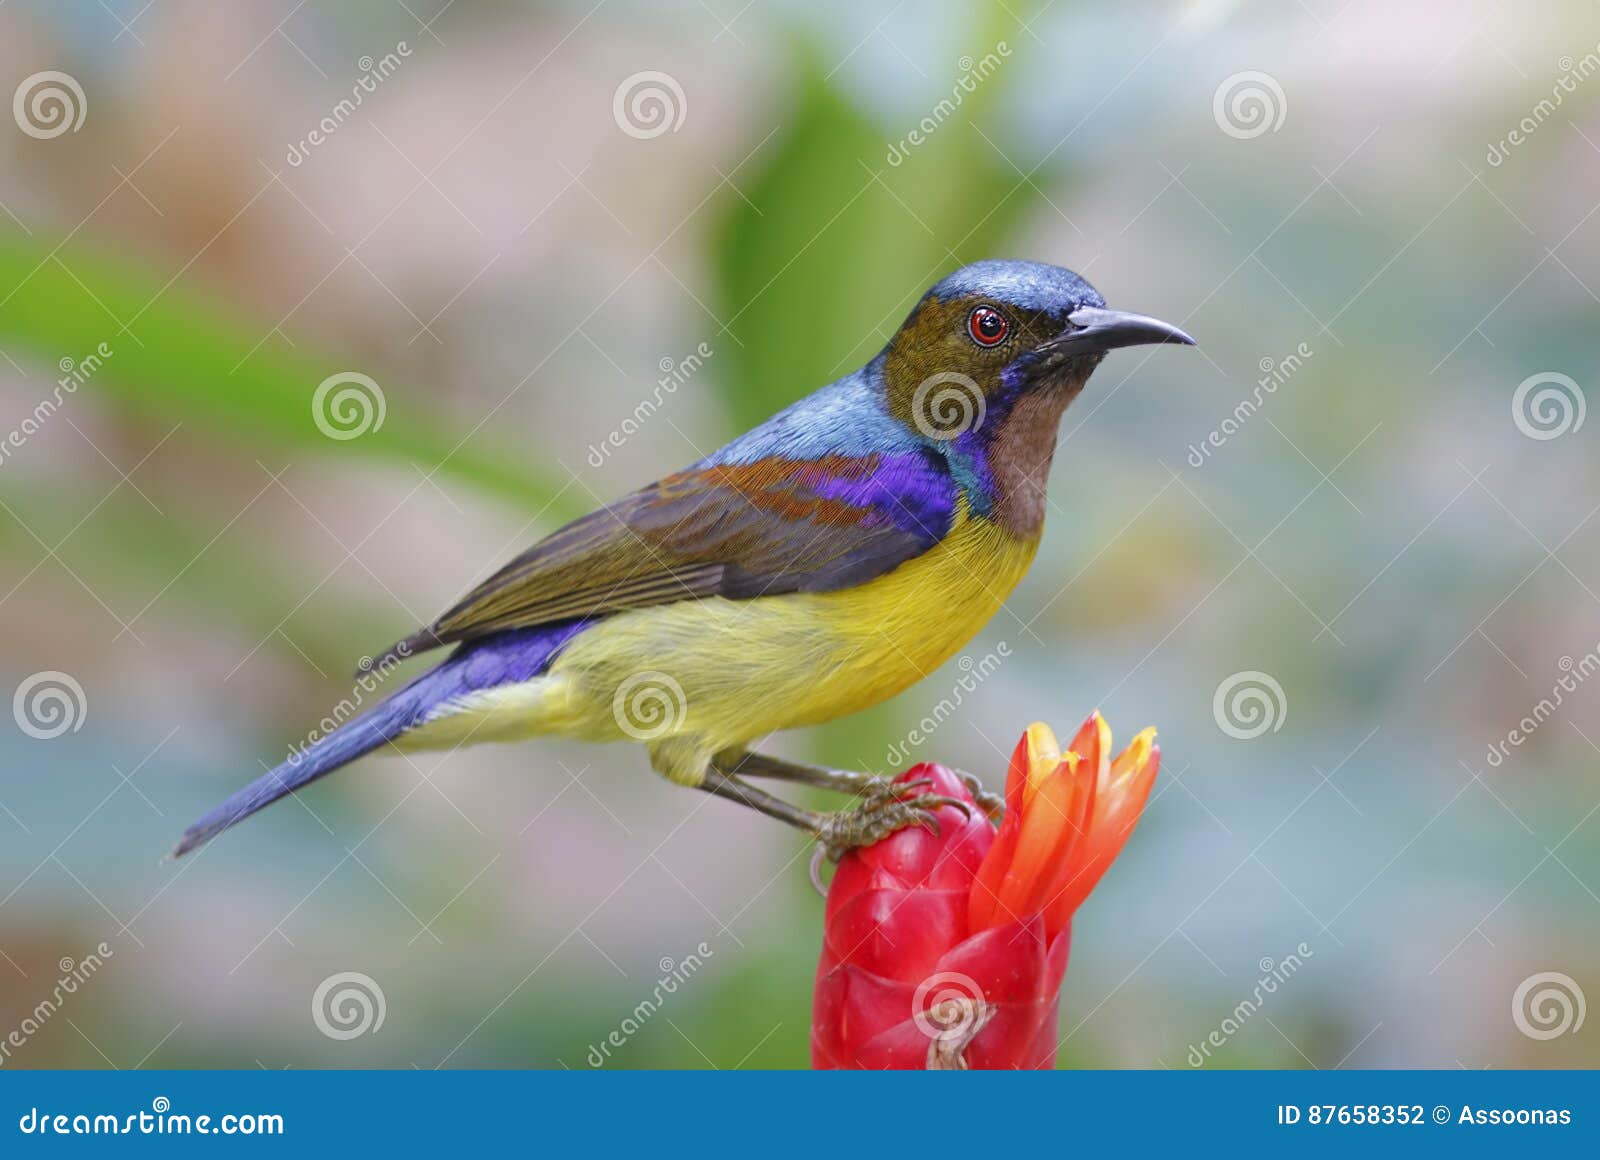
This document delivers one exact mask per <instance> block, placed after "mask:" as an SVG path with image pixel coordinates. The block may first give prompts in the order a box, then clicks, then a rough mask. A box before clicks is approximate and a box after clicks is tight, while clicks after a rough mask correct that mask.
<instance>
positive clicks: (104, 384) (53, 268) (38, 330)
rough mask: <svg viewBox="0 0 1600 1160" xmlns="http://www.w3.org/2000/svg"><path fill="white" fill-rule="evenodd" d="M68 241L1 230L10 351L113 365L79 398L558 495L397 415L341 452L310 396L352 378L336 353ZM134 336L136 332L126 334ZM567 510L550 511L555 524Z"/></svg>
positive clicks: (1, 319) (269, 441) (270, 440)
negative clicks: (275, 335) (330, 382)
mask: <svg viewBox="0 0 1600 1160" xmlns="http://www.w3.org/2000/svg"><path fill="white" fill-rule="evenodd" d="M66 244H67V243H66V241H65V240H63V241H62V242H61V243H53V242H51V241H50V240H48V239H44V238H40V237H23V236H21V235H20V234H17V233H15V232H10V233H4V232H0V294H3V295H4V298H3V300H0V344H4V345H6V346H7V347H11V348H15V347H20V348H23V349H27V350H32V351H33V352H35V353H36V354H37V355H38V356H39V357H40V358H41V359H43V360H44V361H46V362H48V363H50V364H52V365H54V364H56V363H58V362H59V361H60V360H62V359H67V358H70V359H72V360H74V361H75V362H76V361H80V360H82V359H83V358H85V357H86V356H88V355H89V354H91V353H92V352H94V351H95V350H96V349H97V348H98V346H99V344H100V343H102V342H104V343H106V344H108V345H109V347H110V348H111V350H112V352H113V353H112V356H111V357H110V358H107V359H106V360H105V362H104V366H103V367H102V368H100V369H99V370H98V371H97V372H96V373H95V374H94V375H93V376H92V377H90V378H88V380H87V381H86V382H85V384H84V385H83V386H82V387H81V388H80V389H81V390H83V391H86V392H88V391H94V392H99V393H101V394H103V395H104V396H106V397H108V398H114V399H115V400H116V401H117V402H118V403H119V404H120V405H122V406H125V407H126V408H127V409H128V410H129V411H130V412H132V413H134V414H139V415H143V416H147V417H156V418H163V419H167V420H168V421H171V420H172V419H181V420H182V421H183V422H185V423H198V424H203V425H205V426H208V427H210V428H212V429H214V430H216V431H217V432H218V433H219V434H223V435H228V436H231V437H233V438H235V439H237V440H238V442H239V443H240V444H241V445H245V446H250V447H261V446H273V445H276V446H278V447H286V448H304V449H310V450H315V451H317V452H319V453H323V454H329V453H333V452H334V451H335V450H337V452H338V453H339V454H346V455H362V456H368V457H372V458H377V459H386V460H389V461H391V462H410V463H419V464H422V465H424V466H425V467H428V468H437V469H438V470H439V471H440V472H441V473H443V474H447V475H449V476H453V477H455V478H456V479H459V480H461V481H463V482H466V483H470V484H473V485H476V486H478V487H481V488H483V489H484V490H486V491H489V492H492V493H495V494H498V495H500V496H502V497H503V498H505V499H507V500H510V501H512V502H514V503H516V504H517V505H519V506H522V507H527V506H528V505H533V506H535V507H542V506H543V505H545V504H546V503H550V502H551V501H552V499H553V498H554V497H555V496H556V495H557V488H556V487H554V486H553V485H552V484H551V483H550V482H549V481H548V480H545V479H543V478H541V477H539V476H538V475H536V474H534V473H533V472H531V471H529V470H528V469H527V468H526V467H524V466H522V465H521V464H519V463H517V462H515V461H513V460H512V459H511V458H510V457H509V456H507V457H500V456H496V455H490V454H486V453H484V452H482V451H479V450H476V449H473V448H469V447H467V446H463V445H462V440H461V435H460V434H457V433H455V432H451V431H439V430H437V429H435V427H434V425H433V424H432V423H431V422H429V417H427V416H412V415H407V414H405V413H403V412H402V410H401V409H400V408H398V407H388V408H387V413H386V415H385V418H384V421H383V424H382V426H381V427H379V428H377V429H376V430H370V431H368V432H367V433H365V434H363V435H362V436H360V437H359V438H356V439H352V440H348V441H344V442H337V443H336V442H333V441H331V440H329V439H328V438H327V436H325V435H324V434H322V432H321V431H319V430H318V428H317V426H316V423H315V422H314V421H313V416H312V403H311V400H312V395H313V393H314V392H315V390H316V388H317V385H318V384H319V383H321V382H322V381H323V380H324V379H326V378H327V377H328V376H329V375H332V374H336V373H338V372H341V371H345V370H349V369H350V367H349V365H348V362H347V361H346V360H341V359H340V358H339V357H338V356H337V355H328V354H322V353H313V352H310V351H308V350H307V349H306V348H303V347H302V348H300V349H298V350H294V351H289V352H286V351H284V350H283V349H282V346H281V345H280V344H279V343H277V342H274V341H271V340H270V339H267V340H266V341H263V339H264V337H266V332H265V329H264V327H263V326H261V325H251V324H247V323H245V322H244V321H242V320H241V319H239V318H237V317H234V316H231V315H230V314H229V313H228V312H226V311H225V310H224V309H222V308H220V307H218V306H217V305H215V304H213V303H211V302H207V301H205V300H203V299H202V297H201V296H200V294H199V293H198V292H196V291H192V290H189V289H187V288H185V287H181V286H178V285H174V284H172V283H170V282H169V283H168V284H167V285H165V286H163V285H162V283H161V281H160V280H158V279H157V278H155V277H153V276H152V275H151V274H149V273H146V272H142V271H140V270H139V269H138V268H136V267H135V266H133V265H129V264H124V263H122V262H120V261H116V260H114V259H112V258H110V257H108V256H106V255H104V254H100V253H96V252H93V251H91V250H86V249H85V248H84V247H83V246H81V245H80V246H77V247H75V248H74V249H73V251H72V252H71V253H70V255H67V254H63V253H62V252H60V251H63V250H64V249H65V247H66ZM124 327H125V328H126V329H124ZM562 508H563V504H562V503H561V502H559V501H558V502H556V503H554V504H552V507H551V512H552V514H557V513H558V512H559V511H560V510H561V509H562Z"/></svg>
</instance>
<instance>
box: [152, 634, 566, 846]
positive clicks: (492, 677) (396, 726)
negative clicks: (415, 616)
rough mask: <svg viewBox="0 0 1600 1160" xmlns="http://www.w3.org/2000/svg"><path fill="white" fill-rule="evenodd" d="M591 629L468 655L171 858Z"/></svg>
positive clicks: (257, 791)
mask: <svg viewBox="0 0 1600 1160" xmlns="http://www.w3.org/2000/svg"><path fill="white" fill-rule="evenodd" d="M585 627H587V625H586V624H585V623H583V622H567V623H563V624H557V625H546V626H541V627H539V628H535V629H521V630H517V631H514V632H508V633H504V634H502V635H500V636H496V637H491V638H488V639H486V640H483V641H480V642H475V643H474V644H472V645H470V646H467V647H465V648H462V649H461V650H459V651H457V652H456V653H455V654H453V655H452V656H451V657H450V658H449V659H448V660H446V661H445V662H444V663H443V664H441V665H440V666H439V667H438V668H436V669H434V670H433V671H432V672H429V673H424V674H423V675H422V676H420V677H418V678H417V679H416V680H415V681H413V682H411V684H409V685H407V686H406V687H405V688H403V689H401V690H400V691H399V692H398V693H396V694H395V695H394V696H392V697H390V698H389V699H388V700H386V701H383V702H381V703H380V704H377V705H375V706H373V707H372V708H371V709H369V710H367V711H366V712H365V713H363V714H362V715H361V716H359V717H356V718H354V719H352V720H350V721H346V722H345V723H344V724H343V725H341V726H339V727H338V728H337V729H335V730H334V731H333V732H332V733H329V734H328V735H327V736H325V737H321V738H318V739H317V740H316V741H315V742H313V743H312V745H311V747H310V748H309V749H306V750H304V751H303V752H301V753H297V754H296V755H295V756H293V757H291V758H289V760H287V761H285V762H284V763H283V764H281V765H279V766H278V767H277V768H276V769H273V770H271V771H269V772H267V773H264V774H262V775H261V776H260V777H258V778H257V779H256V780H255V781H253V782H251V783H250V784H249V785H247V786H245V787H244V788H243V789H241V790H240V791H239V792H237V793H236V794H234V795H233V796H232V797H230V798H229V799H228V800H227V801H225V802H223V803H222V804H221V805H220V806H218V807H217V808H216V809H214V810H212V811H211V812H210V813H209V814H207V815H206V816H205V817H203V818H201V819H200V820H199V821H198V822H196V823H195V824H194V825H192V826H190V827H189V828H188V829H187V830H185V831H184V832H183V837H182V838H180V839H179V840H178V844H177V845H176V846H174V847H173V848H172V854H171V856H172V857H174V858H180V857H182V856H183V855H184V854H187V853H188V852H189V851H190V850H193V849H195V848H196V847H197V846H201V845H204V844H205V843H206V842H209V841H210V840H211V839H212V838H214V837H216V836H217V835H218V834H220V833H222V831H223V830H226V829H228V827H230V826H232V825H234V824H235V823H237V822H241V821H243V820H244V819H245V818H248V817H249V816H250V815H251V814H253V813H255V812H256V811H257V810H259V809H262V808H263V807H265V806H269V805H271V804H272V803H273V802H275V801H277V800H278V799H279V798H281V797H283V796H285V795H286V794H291V793H293V792H294V791H295V790H297V789H299V788H300V787H301V786H304V785H309V784H310V783H311V782H313V781H316V780H317V778H319V777H325V776H327V775H328V774H330V773H332V772H333V771H334V770H336V769H339V768H340V767H341V766H345V765H348V764H350V762H352V761H354V760H355V759H356V758H358V757H362V756H364V755H365V754H368V753H371V752H372V751H373V750H374V749H378V748H380V747H381V746H383V745H385V744H387V743H388V742H390V741H393V740H395V739H396V738H398V737H399V736H400V735H401V734H403V733H405V732H407V731H409V730H410V729H412V728H414V727H415V726H417V725H418V724H420V723H422V722H423V721H425V720H427V719H428V718H429V716H430V715H432V714H433V713H434V712H436V711H437V710H438V709H440V708H441V707H442V706H446V705H448V703H449V702H450V701H451V700H453V699H454V698H456V697H459V696H462V695H464V694H466V693H470V692H472V691H474V690H477V689H484V688H489V687H492V686H495V685H501V684H507V683H511V682H516V681H526V680H530V679H532V678H533V677H535V676H537V675H539V674H540V673H542V672H543V671H544V670H545V668H546V667H547V666H548V665H549V663H550V662H551V660H553V659H554V658H555V655H556V654H557V653H558V652H559V651H560V650H561V649H562V647H563V646H565V645H566V643H567V642H568V641H570V640H571V639H572V638H573V637H574V636H576V635H577V634H578V633H579V632H581V631H582V630H583V629H584V628H585Z"/></svg>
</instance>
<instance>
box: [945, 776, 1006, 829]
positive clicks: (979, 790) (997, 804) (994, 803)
mask: <svg viewBox="0 0 1600 1160" xmlns="http://www.w3.org/2000/svg"><path fill="white" fill-rule="evenodd" d="M955 775H956V776H957V777H959V778H960V779H961V784H962V785H964V786H966V787H967V792H968V793H970V794H971V795H972V800H973V801H975V802H977V803H978V808H979V809H980V810H982V811H983V812H984V814H985V815H986V816H987V817H988V818H989V820H990V821H995V822H998V821H999V820H1000V819H1001V818H1002V817H1004V816H1005V812H1006V799H1005V798H1003V797H1001V796H1000V795H999V794H997V793H991V792H990V791H989V790H987V789H985V788H984V786H983V782H981V781H979V780H978V778H977V776H976V775H974V774H970V773H967V772H966V771H965V770H960V769H958V770H956V771H955Z"/></svg>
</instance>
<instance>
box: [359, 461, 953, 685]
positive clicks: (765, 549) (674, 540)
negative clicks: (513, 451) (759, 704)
mask: <svg viewBox="0 0 1600 1160" xmlns="http://www.w3.org/2000/svg"><path fill="white" fill-rule="evenodd" d="M955 497H956V487H955V484H954V482H953V481H952V480H951V478H950V476H949V475H948V474H947V472H946V471H945V470H944V466H943V464H942V462H940V461H939V460H937V459H934V458H931V457H929V456H927V455H926V454H924V453H922V452H903V453H896V454H883V455H867V456H844V455H836V456H827V457H825V458H822V459H818V460H792V459H784V458H779V457H769V458H765V459H760V460H757V461H755V462H753V463H748V464H722V465H701V466H698V467H695V468H691V469H690V470H688V471H683V472H680V473H678V474H676V475H671V476H668V477H667V478H666V479H663V480H661V481H660V482H658V483H654V484H651V485H650V486H649V487H646V488H643V489H641V490H639V491H637V492H634V493H633V494H632V495H628V496H625V497H623V498H622V499H621V500H618V501H617V502H616V503H614V504H611V505H610V506H608V507H604V508H601V509H600V510H599V511H596V512H593V513H591V514H590V515H587V516H584V517H583V518H582V519H579V520H576V521H574V522H573V523H570V524H568V525H567V526H566V527H564V528H562V529H561V530H559V531H557V532H555V533H553V534H552V535H550V536H549V537H547V538H546V539H544V540H542V541H541V542H539V543H538V544H535V545H534V546H533V547H532V548H530V549H528V550H527V551H526V552H524V553H522V555H520V556H518V557H517V558H516V559H514V560H512V561H511V562H510V563H509V564H507V565H506V566H505V567H504V568H502V569H500V571H498V572H496V573H495V574H494V575H493V576H490V577H489V578H488V579H487V580H485V581H484V582H483V583H482V584H479V585H478V586H477V587H476V588H474V589H473V590H472V591H471V592H469V593H468V594H467V595H466V596H465V597H464V598H462V600H461V601H460V602H459V603H457V604H456V606H455V607H454V608H451V609H450V610H449V611H448V612H446V613H445V614H444V615H443V616H441V617H439V619H438V620H436V621H435V622H434V623H433V624H432V625H430V626H429V627H427V628H424V629H422V630H420V631H418V632H416V633H413V634H412V635H411V636H409V637H407V638H406V639H405V640H403V641H400V642H398V643H397V644H396V645H394V646H393V647H392V648H390V649H389V650H387V651H386V652H385V653H384V654H382V656H381V657H380V658H379V661H380V662H381V661H382V660H383V659H385V658H390V657H395V656H408V655H411V654H412V653H414V652H420V651H425V650H427V649H430V648H436V647H438V646H440V645H444V644H449V643H451V642H454V641H463V640H471V639H475V638H477V637H481V636H486V635H488V634H490V633H495V632H501V631H504V630H507V629H513V628H526V627H530V626H533V625H538V624H547V623H550V622H552V621H558V620H567V619H572V618H578V617H587V616H597V615H603V614H606V613H611V612H618V611H621V610H623V609H628V608H643V607H647V606H650V605H656V604H668V603H672V602H674V601H679V600H692V599H700V598H703V597H707V596H723V597H728V598H730V599H736V600H738V599H749V598H751V597H755V596H762V595H775V594H779V593H786V592H825V591H829V590H832V589H837V588H847V587H850V586H853V585H856V584H861V583H864V582H865V581H867V580H870V579H872V578H874V577H876V576H880V575H882V574H883V573H885V572H888V571H889V570H890V569H892V568H894V567H896V566H897V565H899V564H901V563H903V562H904V561H906V560H909V559H911V558H913V557H915V556H917V555H920V554H921V553H922V552H924V551H926V550H927V549H928V548H930V547H932V546H933V545H934V544H935V543H937V542H938V541H939V540H940V539H941V538H942V537H943V536H944V534H945V533H946V532H947V531H948V530H949V528H950V525H951V523H952V521H953V520H954V518H955V509H956V499H955Z"/></svg>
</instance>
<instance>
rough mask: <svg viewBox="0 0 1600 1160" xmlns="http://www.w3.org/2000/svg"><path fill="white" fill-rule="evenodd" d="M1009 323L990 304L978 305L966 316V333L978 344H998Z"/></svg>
mask: <svg viewBox="0 0 1600 1160" xmlns="http://www.w3.org/2000/svg"><path fill="white" fill-rule="evenodd" d="M1010 329H1011V324H1010V323H1008V322H1007V321H1006V316H1005V315H1004V314H1001V313H1000V312H999V311H998V310H996V309H994V307H992V306H980V307H978V308H977V309H976V310H974V311H973V312H972V313H971V314H970V315H969V316H968V317H967V333H968V334H970V335H971V336H972V341H973V342H975V343H977V344H978V345H979V346H999V345H1000V344H1001V343H1002V342H1004V341H1005V337H1006V332H1007V331H1009V330H1010Z"/></svg>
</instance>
